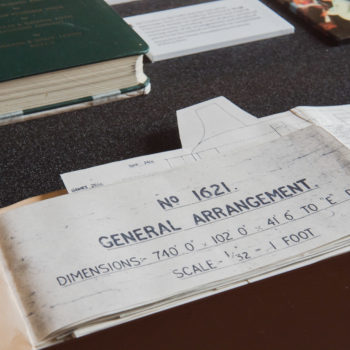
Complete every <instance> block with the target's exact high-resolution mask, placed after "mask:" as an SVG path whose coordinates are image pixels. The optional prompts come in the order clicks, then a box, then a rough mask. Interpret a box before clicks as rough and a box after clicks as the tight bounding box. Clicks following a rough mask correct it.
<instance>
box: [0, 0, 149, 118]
mask: <svg viewBox="0 0 350 350" xmlns="http://www.w3.org/2000/svg"><path fill="white" fill-rule="evenodd" d="M147 51H148V46H147V44H146V43H145V42H144V41H143V40H142V39H141V38H140V37H139V36H138V35H137V34H136V33H135V32H134V31H133V30H132V29H131V28H130V26H129V25H128V24H127V23H126V22H124V21H123V19H122V18H120V17H119V16H118V14H117V13H116V12H115V11H114V10H113V9H112V8H111V7H110V6H108V5H107V4H106V3H105V2H104V1H103V0H16V1H14V0H11V1H10V0H5V1H1V2H0V124H4V123H8V122H12V121H18V120H21V119H25V117H23V116H25V115H28V114H30V115H33V113H34V114H37V113H40V112H41V114H45V111H48V110H51V109H53V108H61V109H62V108H64V106H72V105H76V104H79V106H84V105H91V104H93V103H99V101H103V102H104V101H108V100H114V99H118V98H121V97H123V96H125V95H127V96H133V95H138V94H142V93H146V92H148V91H149V80H148V79H147V77H146V76H145V75H144V73H143V62H142V61H143V54H145V53H146V52H147ZM46 114H49V112H46Z"/></svg>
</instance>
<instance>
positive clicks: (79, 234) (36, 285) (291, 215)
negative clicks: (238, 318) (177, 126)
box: [0, 127, 350, 338]
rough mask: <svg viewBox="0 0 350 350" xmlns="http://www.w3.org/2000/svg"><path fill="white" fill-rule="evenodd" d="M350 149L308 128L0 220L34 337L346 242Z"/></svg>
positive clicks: (226, 282) (46, 203) (209, 287)
mask: <svg viewBox="0 0 350 350" xmlns="http://www.w3.org/2000/svg"><path fill="white" fill-rule="evenodd" d="M349 152H350V151H349V150H348V149H346V148H345V147H343V146H342V145H341V144H340V143H339V142H338V141H336V140H335V139H334V138H333V137H332V136H330V135H329V134H328V133H326V132H324V131H322V130H320V129H319V128H317V127H308V128H305V129H303V130H300V131H298V132H295V133H292V134H290V135H288V136H285V137H281V138H280V139H277V140H275V141H273V142H270V143H266V144H263V145H260V146H259V147H254V148H251V149H248V150H246V151H243V152H239V153H235V154H225V155H221V156H220V157H217V158H216V159H214V160H210V161H203V162H198V163H196V164H195V165H191V166H188V167H187V168H183V167H182V168H175V169H172V170H170V171H167V172H162V173H159V174H156V175H153V176H148V177H145V178H142V179H137V180H135V181H130V182H124V183H120V184H115V185H111V186H106V187H101V188H98V189H95V190H94V191H86V192H81V193H76V194H73V195H68V196H64V197H58V198H55V199H51V200H47V201H43V202H39V203H36V204H34V205H31V206H26V207H22V208H18V209H17V210H15V211H11V212H8V213H6V214H4V215H2V216H1V217H0V220H1V224H2V227H4V228H5V229H4V230H3V231H4V232H3V234H2V235H1V237H0V240H1V246H2V247H3V248H4V254H5V258H6V259H7V261H8V263H9V265H10V266H11V270H12V271H15V275H14V278H15V281H16V284H17V288H18V290H19V292H20V293H23V294H24V295H26V298H24V299H23V304H24V308H25V309H26V312H27V315H30V320H31V323H32V325H33V332H34V334H35V335H36V336H37V337H38V338H41V337H44V336H46V335H47V334H49V333H50V332H53V331H55V330H57V329H61V328H62V327H66V326H67V324H69V325H70V326H72V325H74V324H78V323H80V322H81V321H82V320H90V319H92V318H94V317H96V315H99V316H101V315H110V314H114V313H118V314H119V313H123V312H126V311H127V310H129V311H130V313H132V312H135V313H136V311H137V310H138V311H140V308H141V309H142V306H144V305H149V304H151V303H154V302H156V301H160V300H163V301H166V300H168V299H169V300H170V301H171V300H172V298H176V296H179V295H183V296H184V297H185V296H186V294H187V293H188V295H191V293H193V292H195V291H196V293H197V294H198V293H199V291H202V292H205V293H209V292H210V291H212V289H213V288H214V286H226V287H228V286H229V285H232V284H234V283H236V282H237V283H238V282H240V281H242V280H245V279H249V278H254V277H257V276H260V275H262V274H265V273H268V272H271V271H274V270H275V269H277V268H283V267H286V266H290V265H291V264H293V263H298V262H300V261H305V263H307V257H310V258H314V257H315V256H319V255H320V254H322V253H327V252H329V251H330V250H332V249H334V248H335V247H339V246H340V245H344V244H348V243H349V242H348V239H349V232H348V229H347V228H348V227H350V217H349V215H348V213H349V210H350V181H349V173H350V154H349ZM310 164H312V166H310ZM39 217H40V220H38V218H39ZM48 229H49V230H50V234H48ZM11 237H12V239H11ZM14 252H15V254H14ZM62 252H64V253H62ZM24 265H25V269H23V267H24ZM22 271H25V272H24V273H22ZM29 291H31V292H34V291H35V293H29ZM212 293H213V292H212ZM206 295H207V294H206ZM33 305H36V307H33ZM38 305H39V307H38Z"/></svg>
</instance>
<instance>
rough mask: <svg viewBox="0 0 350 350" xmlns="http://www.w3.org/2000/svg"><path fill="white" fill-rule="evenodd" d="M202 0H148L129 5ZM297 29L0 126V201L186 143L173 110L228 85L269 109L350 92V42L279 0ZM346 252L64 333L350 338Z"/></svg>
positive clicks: (183, 338) (204, 345)
mask: <svg viewBox="0 0 350 350" xmlns="http://www.w3.org/2000/svg"><path fill="white" fill-rule="evenodd" d="M199 2H203V1H198V0H195V1H193V0H192V1H185V0H167V1H165V0H141V1H137V2H131V3H126V4H123V5H119V6H115V9H116V10H117V12H118V13H119V14H120V15H121V16H123V17H124V16H130V15H134V14H141V13H146V12H151V11H154V10H162V9H168V8H172V7H178V6H182V5H187V4H193V3H199ZM264 2H265V3H267V5H268V6H270V7H271V8H272V9H274V10H275V11H276V12H278V13H279V14H281V15H282V16H283V17H284V18H286V19H287V20H288V21H289V22H290V23H292V24H293V25H294V26H295V34H293V35H288V36H283V37H278V38H273V39H268V40H264V41H259V42H254V43H249V44H244V45H239V46H235V47H229V48H225V49H219V50H214V51H210V52H206V53H201V54H196V55H190V56H186V57H180V58H176V59H171V60H166V61H161V62H156V63H150V62H149V61H146V62H145V71H146V73H147V75H148V76H149V77H150V79H151V83H152V91H151V93H150V94H149V95H148V96H144V97H138V98H133V99H129V100H124V101H120V102H115V103H111V104H106V105H101V106H96V107H92V108H88V109H84V110H80V111H75V112H68V113H64V114H58V115H55V116H52V117H47V118H43V119H37V120H33V121H27V122H24V123H17V124H13V125H8V126H3V127H0V145H1V152H0V207H3V206H6V205H9V204H12V203H14V202H17V201H19V200H22V199H25V198H28V197H31V196H35V195H39V194H42V193H47V192H50V191H54V190H58V189H62V188H64V186H63V183H62V181H61V179H60V174H61V173H65V172H68V171H72V170H77V169H82V168H86V167H91V166H94V165H99V164H104V163H107V162H111V161H117V160H121V159H126V158H130V157H135V156H139V155H144V154H150V153H154V152H161V151H166V150H171V149H175V148H179V147H181V144H180V140H179V136H178V130H177V124H176V110H178V109H181V108H184V107H186V106H190V105H192V104H195V103H199V102H202V101H205V100H207V99H210V98H214V97H217V96H225V97H227V98H228V99H230V100H231V101H232V102H234V103H236V104H237V105H238V106H240V107H241V108H243V109H245V110H246V111H248V112H250V113H252V114H253V115H256V116H258V117H263V116H266V115H270V114H273V113H278V112H282V111H286V110H288V109H290V108H292V107H295V106H300V105H310V106H318V105H334V104H349V103H350V79H349V78H350V64H349V57H350V45H349V44H347V45H343V46H333V45H331V44H330V43H328V42H327V41H325V40H324V39H322V38H321V37H320V36H319V35H318V34H317V33H315V32H313V31H310V30H309V27H308V26H307V25H305V24H304V23H303V22H302V21H301V20H299V19H297V18H295V17H294V16H293V15H292V14H289V13H288V12H287V11H286V10H285V9H284V8H283V7H282V6H280V5H278V4H277V3H276V2H274V1H271V2H270V1H269V2H267V1H264ZM349 266H350V256H349V254H348V255H343V256H340V257H337V258H333V259H330V260H327V261H324V262H321V263H317V264H315V265H312V266H309V267H307V268H303V269H300V270H297V271H293V272H290V273H287V274H283V275H281V276H277V277H274V278H270V279H268V280H265V281H261V282H258V283H255V284H252V285H248V286H246V287H241V288H238V289H236V290H233V291H229V292H226V293H223V294H220V295H217V296H213V297H210V298H207V299H204V300H200V301H197V302H194V303H191V304H188V305H185V306H181V307H178V308H176V309H173V310H169V311H166V312H162V313H159V314H156V315H153V316H150V317H147V318H144V319H141V320H137V321H134V322H131V323H128V324H126V325H122V326H119V327H115V328H112V329H110V330H107V331H104V332H101V333H98V334H97V335H92V336H88V337H85V338H83V339H80V340H75V341H72V342H68V343H66V344H64V345H60V346H57V347H55V350H56V349H57V350H64V349H65V350H68V349H69V350H73V349H74V350H80V349H84V350H86V349H94V350H95V349H96V350H97V349H106V350H107V349H118V350H119V349H120V350H121V349H125V350H129V349H130V350H132V349H141V348H143V349H161V350H166V349H176V350H180V349H201V350H202V349H242V350H253V349H273V350H275V349H276V350H280V349H284V350H286V349H293V350H295V349H298V350H300V349H317V350H320V349H328V350H338V349H349V348H350V337H349V324H350V316H349V315H350V307H349V306H350V267H349Z"/></svg>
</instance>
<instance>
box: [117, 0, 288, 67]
mask: <svg viewBox="0 0 350 350" xmlns="http://www.w3.org/2000/svg"><path fill="white" fill-rule="evenodd" d="M124 19H125V21H126V22H128V23H129V24H130V25H131V26H132V27H133V29H134V30H135V31H136V32H137V33H138V34H139V35H140V36H141V37H142V38H143V39H144V40H145V41H146V42H147V43H148V45H149V46H150V52H149V53H148V54H147V56H148V57H149V58H150V59H151V60H152V61H159V60H165V59H168V58H173V57H179V56H184V55H189V54H192V53H197V52H203V51H208V50H212V49H218V48H221V47H227V46H232V45H237V44H242V43H246V42H250V41H255V40H261V39H266V38H272V37H275V36H279V35H285V34H290V33H293V32H294V27H293V26H292V25H290V24H289V23H288V22H286V21H285V20H284V19H283V18H281V17H280V16H278V15H277V14H276V13H275V12H273V11H272V10H270V9H269V8H268V7H266V6H265V5H263V4H262V3H261V2H260V1H257V0H234V1H231V0H220V1H211V2H208V3H203V4H199V5H192V6H185V7H181V8H176V9H171V10H166V11H160V12H153V13H148V14H144V15H138V16H133V17H126V18H124Z"/></svg>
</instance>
